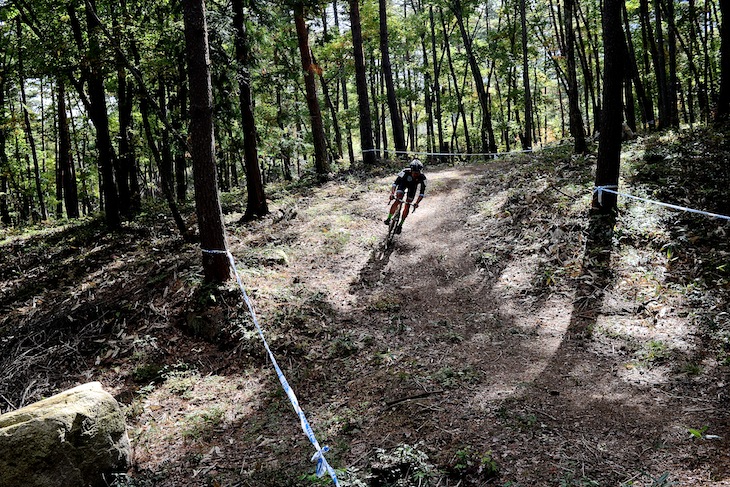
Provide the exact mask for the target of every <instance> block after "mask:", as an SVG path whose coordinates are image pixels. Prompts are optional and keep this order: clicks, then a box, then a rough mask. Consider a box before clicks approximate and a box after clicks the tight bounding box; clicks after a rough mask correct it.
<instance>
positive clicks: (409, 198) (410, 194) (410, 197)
mask: <svg viewBox="0 0 730 487" xmlns="http://www.w3.org/2000/svg"><path fill="white" fill-rule="evenodd" d="M415 196H416V189H415V188H413V191H411V190H410V189H409V190H408V196H407V197H406V203H409V204H407V205H405V208H403V214H402V215H401V220H400V224H401V225H403V222H404V221H406V217H407V216H408V214H409V213H410V212H411V205H410V203H413V198H415Z"/></svg>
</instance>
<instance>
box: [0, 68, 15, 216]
mask: <svg viewBox="0 0 730 487" xmlns="http://www.w3.org/2000/svg"><path fill="white" fill-rule="evenodd" d="M4 58H5V56H3V62H2V65H1V66H0V222H2V223H3V224H5V225H10V224H11V223H12V221H13V220H12V219H11V218H10V208H9V205H8V194H9V191H8V189H9V188H8V186H9V181H8V174H10V162H9V161H8V156H7V153H6V152H5V149H6V145H7V140H8V139H7V134H8V130H9V129H8V128H7V127H8V124H6V123H5V122H6V121H5V73H6V71H5V67H6V62H5V59H4Z"/></svg>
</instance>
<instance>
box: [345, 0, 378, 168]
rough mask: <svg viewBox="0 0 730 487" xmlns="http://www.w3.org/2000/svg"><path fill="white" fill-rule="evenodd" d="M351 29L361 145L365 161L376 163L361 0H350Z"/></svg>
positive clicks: (370, 163)
mask: <svg viewBox="0 0 730 487" xmlns="http://www.w3.org/2000/svg"><path fill="white" fill-rule="evenodd" d="M350 31H351V32H352V47H353V50H354V57H355V85H356V87H357V106H358V109H359V111H360V147H361V148H362V156H363V162H364V163H365V164H366V165H373V164H375V147H374V146H373V119H372V117H371V115H370V101H369V99H368V98H369V97H368V82H367V70H366V69H365V53H364V52H363V40H362V28H361V26H360V3H359V0H350Z"/></svg>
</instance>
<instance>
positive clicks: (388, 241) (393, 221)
mask: <svg viewBox="0 0 730 487" xmlns="http://www.w3.org/2000/svg"><path fill="white" fill-rule="evenodd" d="M395 200H396V201H397V202H398V206H397V207H396V210H395V213H393V216H392V217H391V218H390V223H389V224H388V234H387V235H386V237H385V248H386V249H389V248H390V247H391V246H392V245H393V240H394V239H395V236H396V235H397V234H396V231H395V230H396V228H397V227H398V224H399V223H400V215H401V210H402V209H403V205H404V204H406V205H410V204H411V203H408V202H407V201H404V200H403V198H396V199H395ZM388 204H389V205H390V204H392V203H391V202H390V201H389V202H388Z"/></svg>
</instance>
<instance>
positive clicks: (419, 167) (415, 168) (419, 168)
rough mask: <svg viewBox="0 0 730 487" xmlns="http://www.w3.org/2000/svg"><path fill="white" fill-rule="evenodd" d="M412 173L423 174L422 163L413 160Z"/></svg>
mask: <svg viewBox="0 0 730 487" xmlns="http://www.w3.org/2000/svg"><path fill="white" fill-rule="evenodd" d="M411 171H418V172H423V164H421V161H419V160H418V159H413V160H412V161H411Z"/></svg>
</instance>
